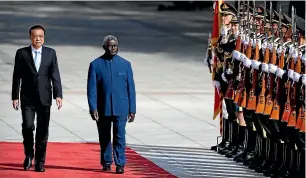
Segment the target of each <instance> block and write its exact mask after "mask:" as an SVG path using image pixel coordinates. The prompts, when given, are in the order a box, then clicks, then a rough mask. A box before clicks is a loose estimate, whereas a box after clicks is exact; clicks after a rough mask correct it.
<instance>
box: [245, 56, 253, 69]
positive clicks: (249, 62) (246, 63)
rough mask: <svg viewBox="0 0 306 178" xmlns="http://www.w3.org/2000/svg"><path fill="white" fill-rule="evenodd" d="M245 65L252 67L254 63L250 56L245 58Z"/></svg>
mask: <svg viewBox="0 0 306 178" xmlns="http://www.w3.org/2000/svg"><path fill="white" fill-rule="evenodd" d="M243 65H244V66H245V67H247V68H250V67H251V65H252V61H251V60H250V59H248V58H246V59H245V61H244V62H243Z"/></svg>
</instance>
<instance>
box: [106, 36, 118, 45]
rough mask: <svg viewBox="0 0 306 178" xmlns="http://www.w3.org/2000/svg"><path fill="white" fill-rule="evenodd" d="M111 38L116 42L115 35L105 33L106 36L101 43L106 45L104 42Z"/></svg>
mask: <svg viewBox="0 0 306 178" xmlns="http://www.w3.org/2000/svg"><path fill="white" fill-rule="evenodd" d="M111 40H114V41H116V42H117V43H118V39H117V37H115V36H114V35H107V36H106V37H104V39H103V45H105V46H106V43H107V42H108V41H111Z"/></svg>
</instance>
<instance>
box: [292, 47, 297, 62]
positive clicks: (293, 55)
mask: <svg viewBox="0 0 306 178" xmlns="http://www.w3.org/2000/svg"><path fill="white" fill-rule="evenodd" d="M298 56H299V53H298V51H297V49H294V50H293V52H292V57H293V59H297V57H298ZM294 61H295V60H294Z"/></svg>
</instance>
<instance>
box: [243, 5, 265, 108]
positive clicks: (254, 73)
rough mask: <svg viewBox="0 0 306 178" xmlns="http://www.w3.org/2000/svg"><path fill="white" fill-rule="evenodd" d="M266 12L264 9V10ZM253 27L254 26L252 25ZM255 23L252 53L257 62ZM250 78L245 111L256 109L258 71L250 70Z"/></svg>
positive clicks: (257, 49) (257, 50) (257, 48)
mask: <svg viewBox="0 0 306 178" xmlns="http://www.w3.org/2000/svg"><path fill="white" fill-rule="evenodd" d="M253 3H254V7H255V1H254V0H253ZM264 10H266V9H264ZM253 17H254V18H255V10H254V9H253ZM254 21H255V20H254ZM253 25H254V24H253ZM256 27H257V26H256V21H255V28H254V30H255V35H254V40H255V41H256V45H255V51H254V57H253V58H254V61H258V60H259V46H258V42H257V38H256V37H257V34H256V31H257V28H256ZM250 74H251V76H250V79H251V80H250V83H251V84H252V88H251V90H250V92H249V98H248V103H247V109H248V110H255V109H256V101H257V97H256V96H255V90H256V87H257V77H258V71H257V70H255V69H253V68H252V69H251V72H250Z"/></svg>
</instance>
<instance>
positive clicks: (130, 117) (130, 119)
mask: <svg viewBox="0 0 306 178" xmlns="http://www.w3.org/2000/svg"><path fill="white" fill-rule="evenodd" d="M134 119H135V114H134V113H130V114H129V118H128V121H129V122H134Z"/></svg>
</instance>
